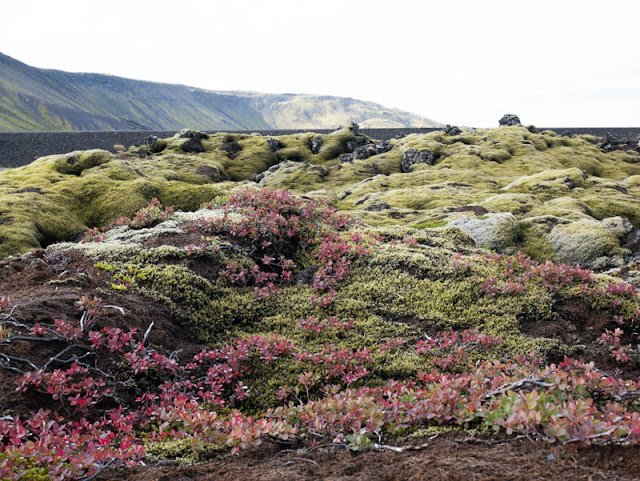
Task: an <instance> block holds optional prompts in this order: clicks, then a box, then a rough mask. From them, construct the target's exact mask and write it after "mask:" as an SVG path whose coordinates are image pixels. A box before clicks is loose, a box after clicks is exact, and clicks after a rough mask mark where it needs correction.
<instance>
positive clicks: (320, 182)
mask: <svg viewBox="0 0 640 481" xmlns="http://www.w3.org/2000/svg"><path fill="white" fill-rule="evenodd" d="M530 130H534V129H527V128H525V127H521V126H513V127H502V128H499V129H464V130H462V132H461V133H460V134H458V135H453V136H452V135H447V134H446V133H445V132H432V133H430V134H412V135H408V136H406V137H404V138H402V139H397V140H393V141H391V142H388V143H382V142H376V141H375V140H373V139H368V138H366V137H365V136H362V135H360V134H359V133H358V130H357V128H355V126H352V127H350V128H345V129H341V130H338V131H335V132H333V133H330V134H327V135H316V134H314V133H305V134H292V135H284V136H280V137H276V138H265V137H261V136H259V135H249V134H224V133H221V134H215V135H206V134H201V133H199V132H197V131H189V130H184V131H181V132H179V133H177V134H176V135H175V136H174V137H172V138H169V139H158V140H156V141H155V142H154V143H153V145H151V146H149V147H142V148H130V149H129V150H119V151H118V152H117V153H116V154H114V155H112V154H109V153H108V152H104V151H89V152H84V153H83V152H75V153H72V154H66V155H63V156H53V157H44V158H42V159H38V160H37V161H35V162H34V163H32V164H30V165H28V166H26V167H23V168H20V169H13V170H9V171H5V172H2V173H0V256H6V255H10V254H15V253H19V252H24V251H27V250H31V249H34V248H37V247H40V246H46V245H48V244H50V243H53V242H58V241H63V240H70V239H73V238H74V237H75V236H77V235H78V234H79V233H81V232H82V231H84V230H86V229H87V228H91V227H94V226H97V225H102V224H105V223H108V222H111V221H113V220H114V219H116V218H117V217H120V216H123V215H124V216H129V215H132V214H133V213H134V212H135V211H136V210H137V209H139V208H141V207H142V206H144V205H146V203H148V202H149V201H150V199H151V198H152V197H158V198H159V199H160V200H161V201H162V202H163V203H164V204H172V205H174V206H175V207H176V208H177V209H181V210H194V209H197V208H198V207H199V206H200V205H201V204H203V203H205V202H207V201H209V200H211V199H213V198H214V197H215V196H216V195H219V194H223V193H230V192H233V191H234V190H236V189H238V188H241V187H246V186H250V185H253V186H255V187H258V188H272V189H287V190H290V191H292V192H295V193H298V194H305V195H306V194H312V195H314V196H317V197H322V198H325V199H327V200H329V201H330V202H332V203H334V205H337V206H338V207H340V208H341V209H344V210H347V211H350V212H352V213H353V214H354V215H356V216H357V217H358V218H359V219H361V220H362V221H363V222H365V223H366V224H369V225H373V226H376V225H378V226H380V225H407V226H412V225H418V226H442V225H446V224H447V223H450V222H456V221H457V220H458V219H462V218H465V217H469V216H475V217H481V216H484V215H487V214H500V213H510V214H513V216H514V218H515V220H516V221H517V223H518V224H519V225H518V226H517V228H516V231H517V232H518V235H514V236H510V238H509V239H508V240H506V241H505V242H506V244H505V245H502V244H501V245H500V246H497V247H496V246H491V245H489V244H487V245H489V246H490V247H494V248H498V249H499V250H503V251H515V250H523V251H524V252H526V253H528V254H530V255H533V256H541V255H543V253H544V255H548V254H549V252H550V251H553V252H554V253H555V254H558V257H557V258H558V259H569V258H568V257H567V256H566V255H564V254H560V253H558V252H556V251H557V248H556V247H555V246H556V245H557V244H558V243H557V242H555V241H554V242H548V240H547V235H549V234H550V232H551V231H552V230H553V229H554V228H555V226H556V225H564V224H567V223H572V222H576V221H580V220H586V221H594V222H592V223H590V224H580V225H581V226H594V228H595V229H596V230H597V229H598V227H596V226H597V225H598V224H597V223H595V222H596V221H601V220H603V219H606V218H610V217H615V216H620V217H623V218H625V219H628V220H629V221H630V222H631V223H632V224H633V225H634V226H638V225H639V224H640V208H639V207H638V206H639V205H640V203H638V202H637V198H638V195H639V194H640V187H639V186H640V182H637V181H636V180H635V179H636V177H640V154H639V153H638V152H635V151H633V150H630V151H626V152H621V151H612V152H604V151H602V150H601V149H600V147H599V140H598V139H597V138H594V137H590V136H575V137H562V136H559V135H557V134H556V133H554V132H551V131H545V132H541V133H532V132H531V131H530ZM411 149H414V150H415V151H416V152H424V151H428V152H430V153H431V158H432V159H433V165H430V164H429V163H422V164H414V165H412V167H411V170H410V172H408V173H403V172H402V161H403V156H404V155H405V153H406V152H407V151H410V150H411ZM550 216H552V217H553V218H554V220H553V221H549V222H546V226H545V227H544V228H543V227H541V224H540V222H539V221H538V220H539V219H541V218H546V219H551V217H550ZM481 220H482V219H480V221H481ZM466 222H469V221H468V220H467V221H466ZM532 226H537V227H532ZM534 231H535V233H536V234H535V235H534V234H533V233H534ZM543 231H544V232H543ZM514 232H515V231H514ZM560 232H562V231H560ZM560 232H559V233H558V234H556V235H555V236H553V239H556V238H560V237H562V236H561V235H560ZM542 234H544V236H543V238H541V237H540V235H542ZM612 241H613V239H612ZM615 242H616V243H617V244H616V245H615V246H614V245H613V244H611V245H610V247H611V246H613V247H615V249H616V252H615V255H622V260H623V261H625V262H626V261H627V260H628V259H629V258H630V256H631V255H633V254H634V253H635V248H634V247H633V246H629V245H627V244H626V239H624V238H622V237H617V240H615ZM596 254H597V253H596V252H595V251H593V252H591V253H590V254H587V257H584V256H583V257H580V258H581V259H582V260H583V262H584V263H585V264H587V265H592V266H597V265H605V264H607V265H614V264H618V263H619V262H618V260H615V261H607V262H604V263H603V262H601V261H602V260H598V258H597V257H593V256H594V255H596ZM538 258H540V259H542V257H538Z"/></svg>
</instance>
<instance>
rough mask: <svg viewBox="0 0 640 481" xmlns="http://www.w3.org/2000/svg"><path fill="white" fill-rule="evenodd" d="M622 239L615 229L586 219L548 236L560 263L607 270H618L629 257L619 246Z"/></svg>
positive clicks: (560, 227) (563, 226)
mask: <svg viewBox="0 0 640 481" xmlns="http://www.w3.org/2000/svg"><path fill="white" fill-rule="evenodd" d="M615 225H616V224H614V226H615ZM619 237H620V234H619V233H618V230H617V229H616V228H610V227H608V224H606V223H602V222H597V221H593V220H587V219H583V220H580V221H577V222H572V223H570V224H566V225H559V226H557V227H556V228H555V229H553V231H551V233H550V234H549V236H548V241H549V244H550V245H551V247H552V248H553V250H554V252H555V260H556V261H557V262H560V263H567V264H580V265H581V266H585V267H589V268H594V269H604V268H608V267H619V266H620V265H622V264H624V257H625V256H626V255H628V254H629V251H628V250H627V249H624V248H623V247H621V246H620V240H619Z"/></svg>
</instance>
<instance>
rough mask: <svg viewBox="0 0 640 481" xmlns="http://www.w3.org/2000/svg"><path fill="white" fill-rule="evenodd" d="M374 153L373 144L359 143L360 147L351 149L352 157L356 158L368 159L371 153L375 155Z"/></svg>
mask: <svg viewBox="0 0 640 481" xmlns="http://www.w3.org/2000/svg"><path fill="white" fill-rule="evenodd" d="M376 153H377V152H376V148H375V146H373V145H371V144H368V145H361V146H360V147H356V148H355V150H354V151H353V157H354V159H357V160H362V159H368V158H369V157H371V156H372V155H376Z"/></svg>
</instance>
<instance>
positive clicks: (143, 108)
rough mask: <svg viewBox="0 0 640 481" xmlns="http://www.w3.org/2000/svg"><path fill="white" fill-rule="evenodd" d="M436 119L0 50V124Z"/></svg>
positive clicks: (372, 123) (216, 126) (412, 122)
mask: <svg viewBox="0 0 640 481" xmlns="http://www.w3.org/2000/svg"><path fill="white" fill-rule="evenodd" d="M351 122H357V123H359V124H360V125H361V126H362V127H369V128H384V127H390V128H400V127H418V126H422V127H433V126H440V125H441V124H439V123H437V122H434V121H432V120H430V119H426V118H423V117H421V116H419V115H415V114H412V113H409V112H404V111H402V110H397V109H390V108H386V107H383V106H381V105H378V104H375V103H373V102H364V101H361V100H355V99H350V98H343V97H330V96H315V95H299V94H261V93H254V92H223V91H210V90H202V89H197V88H193V87H187V86H184V85H169V84H162V83H155V82H145V81H140V80H131V79H126V78H121V77H114V76H110V75H100V74H85V73H69V72H62V71H58V70H45V69H39V68H35V67H31V66H29V65H26V64H24V63H22V62H19V61H17V60H15V59H13V58H11V57H8V56H6V55H3V54H1V53H0V131H23V130H178V129H181V128H183V127H190V128H197V129H203V130H243V129H250V130H258V129H306V128H317V129H322V128H335V127H337V126H338V125H347V124H349V123H351Z"/></svg>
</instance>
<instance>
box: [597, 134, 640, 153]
mask: <svg viewBox="0 0 640 481" xmlns="http://www.w3.org/2000/svg"><path fill="white" fill-rule="evenodd" d="M600 148H601V149H602V151H603V152H611V151H612V150H635V151H636V152H640V145H639V144H638V140H637V139H620V138H617V137H614V136H613V135H611V134H610V133H609V132H607V133H606V134H605V136H604V137H603V138H602V142H601V143H600Z"/></svg>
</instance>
